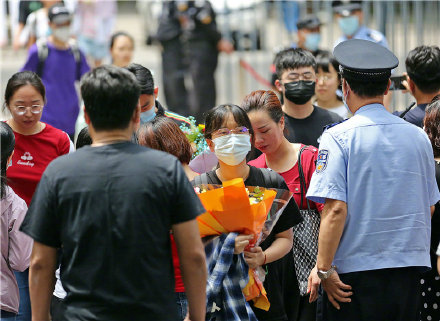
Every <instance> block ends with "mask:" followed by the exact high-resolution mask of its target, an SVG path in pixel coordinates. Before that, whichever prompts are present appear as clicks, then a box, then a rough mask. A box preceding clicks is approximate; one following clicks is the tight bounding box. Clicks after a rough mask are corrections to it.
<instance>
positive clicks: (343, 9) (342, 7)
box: [332, 0, 362, 16]
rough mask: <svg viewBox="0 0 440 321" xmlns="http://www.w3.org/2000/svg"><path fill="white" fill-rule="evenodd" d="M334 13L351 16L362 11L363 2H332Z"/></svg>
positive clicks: (346, 0)
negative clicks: (352, 13)
mask: <svg viewBox="0 0 440 321" xmlns="http://www.w3.org/2000/svg"><path fill="white" fill-rule="evenodd" d="M332 8H333V12H335V13H339V14H341V15H343V16H349V15H350V14H351V12H352V11H355V10H362V1H354V0H345V1H344V0H342V1H332Z"/></svg>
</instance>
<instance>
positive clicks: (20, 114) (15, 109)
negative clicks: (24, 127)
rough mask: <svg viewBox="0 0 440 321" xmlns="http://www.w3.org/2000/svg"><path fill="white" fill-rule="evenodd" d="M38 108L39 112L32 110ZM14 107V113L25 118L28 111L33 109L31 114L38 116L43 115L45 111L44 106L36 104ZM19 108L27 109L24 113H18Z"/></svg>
mask: <svg viewBox="0 0 440 321" xmlns="http://www.w3.org/2000/svg"><path fill="white" fill-rule="evenodd" d="M35 106H38V107H39V110H38V111H34V110H32V107H35ZM13 107H14V112H15V113H16V114H17V115H19V116H23V115H24V114H26V112H27V109H28V108H30V109H31V113H32V114H34V115H38V114H41V112H42V111H43V107H44V105H40V104H34V105H31V106H24V105H19V106H13ZM19 108H25V109H24V110H23V111H18V109H19Z"/></svg>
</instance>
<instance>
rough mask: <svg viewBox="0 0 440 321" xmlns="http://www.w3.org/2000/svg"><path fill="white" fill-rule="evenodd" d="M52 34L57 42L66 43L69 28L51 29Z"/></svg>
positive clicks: (68, 36)
mask: <svg viewBox="0 0 440 321" xmlns="http://www.w3.org/2000/svg"><path fill="white" fill-rule="evenodd" d="M52 34H53V36H54V37H55V38H57V39H58V40H59V41H62V42H67V41H68V40H69V38H70V27H59V28H56V29H52Z"/></svg>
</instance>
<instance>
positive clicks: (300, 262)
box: [293, 146, 321, 296]
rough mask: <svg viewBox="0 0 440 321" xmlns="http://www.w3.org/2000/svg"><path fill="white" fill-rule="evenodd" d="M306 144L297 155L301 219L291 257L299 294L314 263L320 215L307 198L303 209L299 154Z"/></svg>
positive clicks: (303, 185) (304, 288)
mask: <svg viewBox="0 0 440 321" xmlns="http://www.w3.org/2000/svg"><path fill="white" fill-rule="evenodd" d="M306 148H307V146H303V147H302V148H301V150H300V152H299V155H298V171H299V179H300V188H301V206H300V213H301V216H302V218H303V221H302V222H301V223H299V224H297V225H296V226H294V227H293V257H294V261H295V272H296V278H297V280H298V286H299V292H300V295H301V296H305V295H306V294H307V281H308V278H309V274H310V271H312V269H313V268H314V266H315V264H316V258H317V255H318V235H319V224H320V222H321V217H320V214H319V212H318V211H317V210H316V209H310V204H309V200H308V199H306V202H307V209H305V210H303V209H302V207H303V198H304V196H305V194H306V193H307V185H306V179H305V176H304V171H303V168H302V165H301V155H302V153H303V151H304V150H305V149H306Z"/></svg>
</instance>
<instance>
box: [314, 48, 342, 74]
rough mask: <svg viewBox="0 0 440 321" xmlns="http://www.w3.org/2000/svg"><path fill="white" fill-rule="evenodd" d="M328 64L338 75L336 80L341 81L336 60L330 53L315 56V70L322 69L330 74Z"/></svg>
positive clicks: (323, 52) (325, 52)
mask: <svg viewBox="0 0 440 321" xmlns="http://www.w3.org/2000/svg"><path fill="white" fill-rule="evenodd" d="M330 64H331V65H332V66H333V68H334V69H335V70H336V72H337V73H338V78H339V80H341V77H340V75H339V62H338V61H337V60H336V58H335V56H333V55H332V54H331V52H330V51H326V50H325V51H322V52H320V53H319V54H318V55H317V56H316V69H317V70H319V69H322V70H323V71H324V72H330V70H329V69H330V68H329V66H330Z"/></svg>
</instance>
